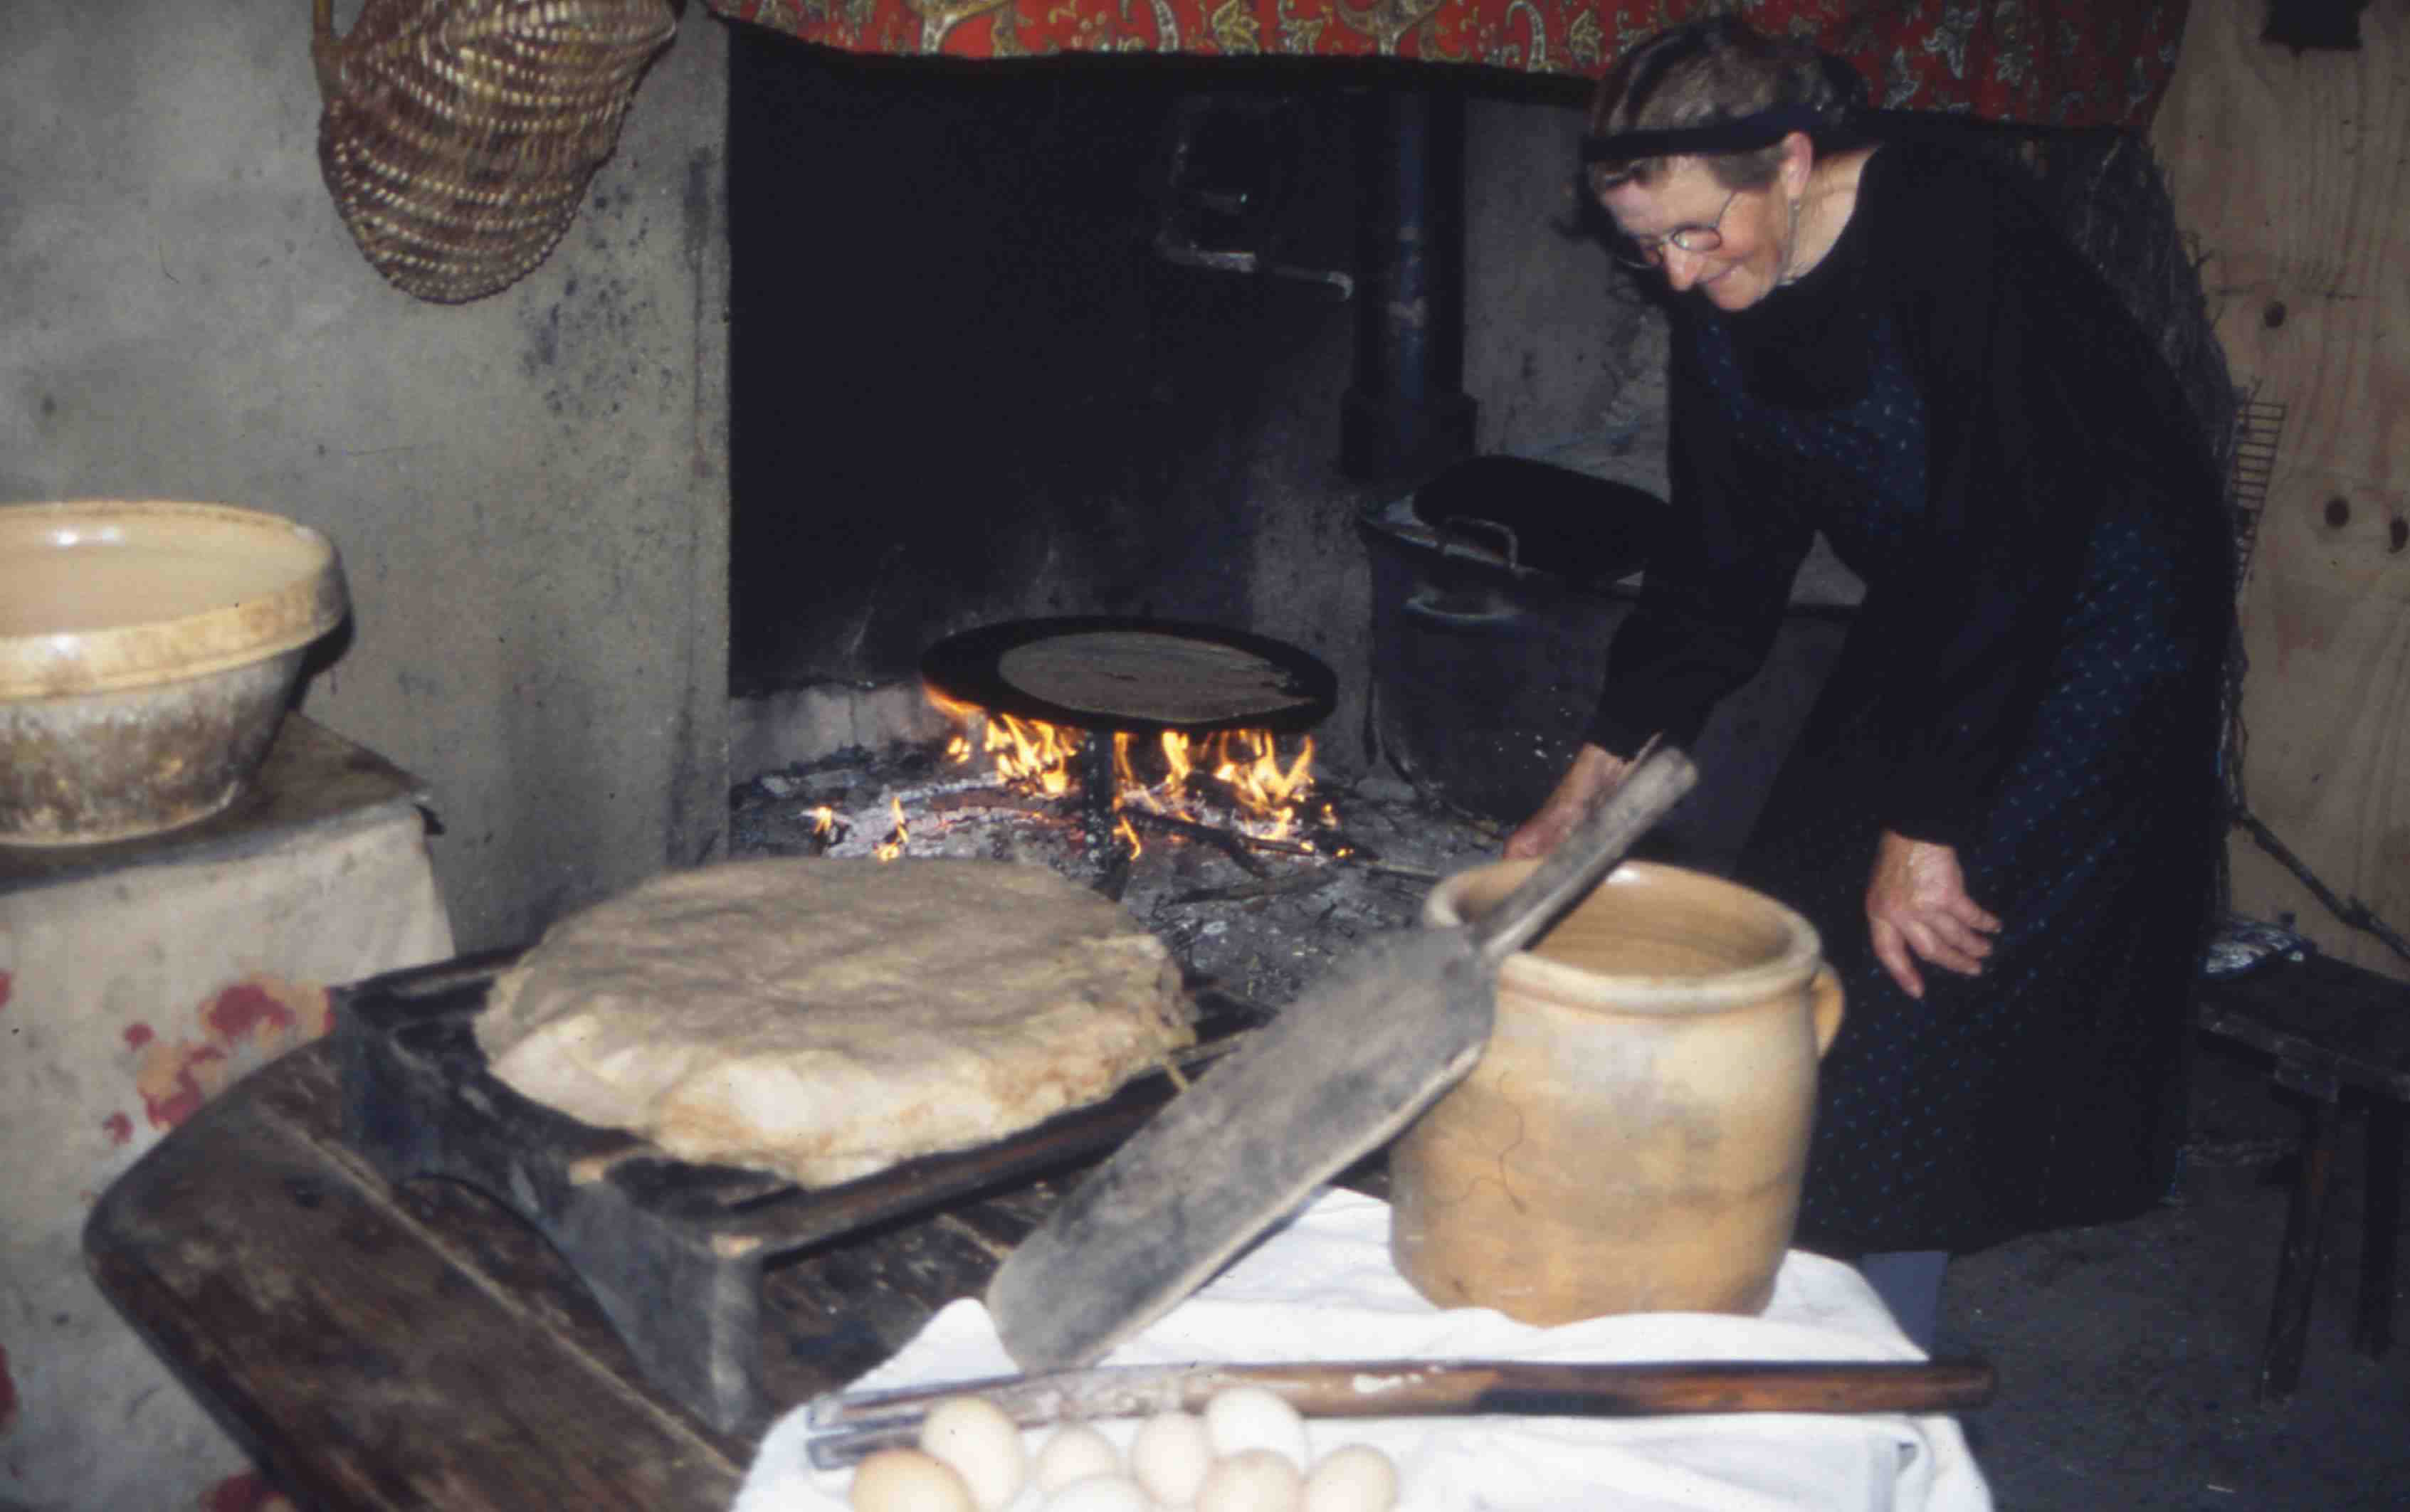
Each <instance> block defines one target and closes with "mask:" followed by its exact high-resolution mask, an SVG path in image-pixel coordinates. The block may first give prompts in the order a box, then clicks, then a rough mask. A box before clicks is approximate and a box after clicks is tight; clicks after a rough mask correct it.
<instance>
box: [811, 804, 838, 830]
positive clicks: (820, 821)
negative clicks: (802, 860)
mask: <svg viewBox="0 0 2410 1512" xmlns="http://www.w3.org/2000/svg"><path fill="white" fill-rule="evenodd" d="M835 828H836V810H835V809H833V808H830V807H829V806H828V805H827V804H825V803H823V804H821V805H820V807H819V808H817V809H814V810H813V811H812V833H813V834H815V835H825V834H828V833H829V832H830V831H832V830H834V829H835Z"/></svg>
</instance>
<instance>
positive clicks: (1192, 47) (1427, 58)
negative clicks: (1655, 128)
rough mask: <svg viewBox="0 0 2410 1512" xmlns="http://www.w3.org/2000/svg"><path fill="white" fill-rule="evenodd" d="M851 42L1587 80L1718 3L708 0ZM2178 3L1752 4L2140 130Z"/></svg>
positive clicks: (1885, 94) (1933, 92)
mask: <svg viewBox="0 0 2410 1512" xmlns="http://www.w3.org/2000/svg"><path fill="white" fill-rule="evenodd" d="M707 3H708V4H709V5H710V7H711V8H712V9H714V10H716V11H718V12H719V13H720V14H721V15H723V16H727V17H730V18H732V19H733V20H736V21H743V22H753V23H755V24H758V25H762V26H766V27H769V28H771V29H773V30H776V31H780V32H785V33H788V34H789V35H791V36H799V37H802V38H803V39H805V40H806V41H808V42H817V43H820V44H823V45H825V46H828V47H835V48H843V49H845V50H848V51H852V52H885V53H899V54H913V55H939V54H942V55H944V56H946V57H952V58H1029V57H1045V56H1050V55H1053V54H1059V53H1071V52H1175V53H1184V54H1189V55H1193V56H1198V57H1232V58H1240V57H1246V58H1253V57H1317V56H1318V57H1347V58H1367V57H1380V58H1395V59H1402V60H1406V61H1410V62H1420V63H1436V64H1455V65H1471V66H1477V67H1487V68H1499V69H1506V70H1509V71H1512V72H1515V73H1534V74H1558V75H1571V76H1583V75H1596V74H1599V73H1601V72H1604V70H1605V68H1606V66H1607V65H1608V64H1609V63H1610V62H1612V61H1613V59H1614V57H1615V54H1616V53H1617V51H1618V50H1619V49H1620V48H1621V47H1622V46H1623V44H1624V43H1625V42H1626V41H1627V40H1629V39H1631V38H1633V37H1636V36H1645V35H1646V34H1648V33H1649V32H1652V31H1655V30H1656V29H1657V28H1659V27H1661V26H1663V25H1666V24H1668V23H1670V22H1677V21H1683V20H1686V19H1688V18H1690V17H1692V16H1695V15H1699V14H1702V13H1706V12H1710V11H1719V10H1728V9H1732V8H1734V7H1732V6H1731V4H1730V3H1729V0H1722V3H1718V0H1372V3H1370V4H1364V5H1357V4H1353V3H1351V0H707ZM2188 5H2189V0H1749V3H1747V4H1743V5H1741V6H1740V7H1738V9H1739V10H1740V11H1741V13H1743V14H1745V15H1746V16H1747V17H1748V18H1749V21H1750V22H1751V23H1752V24H1754V25H1756V26H1757V27H1758V28H1759V29H1760V30H1762V31H1783V32H1797V33H1804V34H1807V35H1809V36H1814V37H1815V38H1816V39H1817V42H1818V43H1819V44H1820V45H1821V46H1822V47H1824V48H1826V49H1827V50H1831V51H1834V52H1837V53H1839V54H1840V55H1842V56H1843V57H1846V58H1848V59H1850V60H1851V62H1852V63H1854V64H1856V65H1857V66H1858V70H1859V72H1861V73H1863V74H1864V75H1866V79H1867V81H1868V82H1869V83H1870V84H1871V85H1872V86H1873V89H1874V93H1875V98H1876V101H1877V103H1879V104H1881V105H1885V106H1889V107H1894V108H1910V109H1935V110H1971V111H1973V112H1974V113H1976V114H1978V115H1982V116H1985V117H1989V118H1993V119H1998V120H2013V121H2023V122H2038V123H2041V124H2047V125H2059V126H2083V125H2122V126H2129V127H2132V128H2134V129H2136V130H2141V128H2143V127H2144V126H2146V125H2148V124H2149V122H2150V118H2151V112H2152V111H2153V110H2154V109H2156V108H2157V106H2158V102H2159V96H2160V94H2162V93H2164V92H2165V90H2166V88H2167V82H2168V76H2169V75H2170V72H2171V71H2172V70H2173V69H2174V66H2175V58H2176V43H2177V41H2178V40H2179V39H2180V38H2181V37H2182V36H2183V35H2184V22H2185V9H2186V8H2187V7H2188Z"/></svg>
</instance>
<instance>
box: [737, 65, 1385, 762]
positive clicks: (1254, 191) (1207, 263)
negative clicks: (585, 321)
mask: <svg viewBox="0 0 2410 1512" xmlns="http://www.w3.org/2000/svg"><path fill="white" fill-rule="evenodd" d="M1350 93H1351V92H1350V91H1349V90H1348V89H1346V88H1344V87H1334V86H1333V85H1332V84H1331V83H1330V82H1328V75H1327V74H1322V75H1316V76H1314V80H1313V81H1308V80H1307V79H1305V78H1304V76H1302V75H1299V74H1298V73H1295V72H1293V71H1284V70H1282V69H1280V68H1278V67H1274V66H1270V65H1265V66H1260V67H1259V66H1253V65H1241V64H1234V63H1230V62H1224V61H1216V62H1213V63H1211V64H1197V63H1183V62H1181V61H1177V60H1169V59H1165V58H1161V57H1150V58H1146V59H1142V60H1121V59H1111V58H1089V59H1056V60H1047V61H1045V62H1043V63H1032V64H1028V65H1015V64H996V63H988V64H982V65H977V66H960V65H946V64H944V63H943V62H941V61H936V60H895V59H879V58H866V57H859V56H852V55H847V54H840V53H835V52H831V51H827V50H820V49H815V48H811V47H807V46H805V45H802V44H799V43H795V42H792V41H790V40H788V39H785V38H782V37H778V36H775V35H771V34H768V33H765V32H761V31H758V30H754V29H747V28H740V29H738V30H737V31H736V32H735V33H734V34H733V64H732V81H731V98H732V105H731V110H732V126H731V131H730V140H731V149H730V164H729V174H730V189H731V223H732V240H733V250H732V258H733V268H732V289H733V295H732V305H733V308H732V320H733V328H732V334H731V344H732V350H733V360H732V390H733V392H732V400H731V408H732V413H733V420H732V432H733V434H732V451H733V496H734V501H735V502H734V517H733V526H732V535H733V540H732V557H733V576H732V583H731V617H732V645H731V658H730V660H731V676H732V683H733V691H734V692H735V693H736V694H737V695H739V696H740V697H745V696H751V695H761V694H764V693H768V692H772V691H775V690H779V689H793V688H799V687H808V686H811V685H815V684H843V685H848V686H852V687H864V686H871V685H876V684H892V683H901V682H908V681H910V680H911V679H912V678H913V677H914V673H915V669H916V667H917V665H918V662H919V659H920V657H921V655H922V653H923V652H924V651H925V650H926V648H927V647H928V646H930V645H931V644H932V643H934V642H936V641H938V640H940V639H941V638H943V637H945V636H947V635H949V634H951V633H953V632H956V631H959V630H962V629H965V628H968V627H972V626H980V625H987V624H994V623H997V622H1001V621H1008V620H1012V619H1016V618H1026V617H1034V616H1050V615H1070V614H1110V615H1125V616H1146V617H1163V618H1169V619H1175V620H1188V621H1195V622H1199V623H1204V624H1212V625H1219V626H1228V627H1231V628H1234V629H1239V630H1245V631H1252V632H1255V633H1259V634H1264V635H1269V636H1273V637H1279V638H1283V639H1285V640H1289V641H1294V642H1295V643H1297V644H1299V645H1300V646H1302V647H1303V648H1304V649H1306V650H1307V651H1309V652H1312V653H1314V654H1315V655H1320V656H1322V657H1323V658H1324V659H1325V660H1327V661H1329V662H1330V663H1332V664H1333V665H1334V666H1338V667H1341V668H1342V669H1352V668H1356V667H1358V666H1360V665H1361V663H1362V661H1363V653H1362V650H1361V643H1362V641H1363V639H1364V637H1365V636H1366V635H1367V634H1368V633H1369V632H1368V629H1367V625H1368V620H1369V615H1368V613H1367V612H1366V610H1365V607H1364V591H1365V590H1364V588H1363V587H1362V585H1361V578H1362V571H1361V565H1360V564H1361V548H1360V546H1359V545H1358V543H1357V541H1356V540H1354V538H1353V533H1352V532H1353V526H1352V522H1353V518H1354V513H1355V511H1356V510H1357V508H1358V507H1359V506H1360V505H1361V504H1362V503H1363V502H1364V501H1365V498H1366V489H1367V485H1365V484H1362V483H1359V482H1354V481H1352V480H1350V479H1349V478H1347V477H1346V476H1344V475H1343V471H1342V467H1341V459H1340V429H1341V424H1342V415H1341V410H1342V404H1343V398H1344V396H1345V394H1346V391H1347V389H1348V386H1349V382H1350V380H1351V374H1352V357H1353V349H1354V310H1353V306H1352V301H1351V297H1350V288H1349V283H1350V280H1349V278H1348V270H1349V265H1350V262H1351V258H1352V248H1353V240H1352V238H1353V236H1354V223H1353V215H1354V207H1355V188H1354V182H1353V178H1354V160H1355V145H1354V139H1353V133H1352V121H1353V116H1352V113H1351V111H1352V103H1351V99H1350ZM1232 185H1235V186H1237V187H1238V191H1239V192H1235V193H1234V192H1231V191H1230V187H1229V186H1232ZM1234 251H1236V252H1245V253H1248V254H1250V255H1248V256H1244V257H1240V258H1236V259H1233V258H1232V257H1230V256H1227V255H1219V254H1227V253H1229V252H1234ZM1249 264H1251V265H1252V266H1246V265H1249ZM1338 758H1339V759H1341V760H1344V759H1345V756H1344V754H1343V753H1340V754H1338ZM733 775H735V776H736V777H738V778H739V779H742V778H744V777H745V776H747V775H748V773H746V772H743V771H738V772H735V773H734V774H733Z"/></svg>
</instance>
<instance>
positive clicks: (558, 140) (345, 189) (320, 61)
mask: <svg viewBox="0 0 2410 1512" xmlns="http://www.w3.org/2000/svg"><path fill="white" fill-rule="evenodd" d="M315 6H316V14H315V30H314V35H313V37H312V44H311V56H312V60H313V61H314V62H315V63H316V65H317V70H318V89H319V93H320V94H321V96H322V97H323V98H324V100H325V103H326V111H325V114H324V115H323V116H321V117H320V119H319V122H318V162H319V166H320V167H321V168H322V169H323V170H324V171H325V173H326V177H327V190H328V192H329V193H331V194H333V195H334V196H335V205H336V208H337V209H340V210H341V212H342V216H343V223H345V224H346V225H348V226H350V227H351V231H352V236H353V238H355V239H356V240H357V241H358V242H359V244H360V251H361V252H363V253H365V254H366V255H367V257H368V260H369V262H370V264H371V265H372V266H375V268H376V269H377V271H378V272H380V273H383V274H384V275H385V277H386V278H387V279H390V280H391V281H393V282H394V283H395V284H396V285H397V286H399V288H401V289H402V290H404V291H405V292H407V293H409V294H412V295H416V296H417V297H419V298H421V299H428V300H434V301H436V302H438V303H442V304H458V303H461V302H464V301H466V300H471V299H478V298H483V297H484V296H485V295H489V294H493V293H495V292H497V291H499V290H501V289H504V288H507V287H508V286H509V285H510V284H512V283H513V282H515V281H517V280H519V279H520V278H523V277H525V276H526V275H527V273H528V272H529V271H530V269H532V268H533V267H534V266H536V265H537V264H538V263H541V262H543V261H544V255H545V254H546V253H547V252H551V250H552V246H553V243H554V242H556V241H558V240H559V238H560V234H561V233H562V232H563V231H566V230H567V229H568V228H569V223H570V221H571V219H572V218H573V217H574V216H575V215H576V213H577V206H578V202H579V201H580V200H581V199H583V198H584V197H585V194H586V184H587V180H589V179H591V178H592V177H593V175H594V170H595V169H596V168H598V167H600V166H602V161H603V160H604V159H605V158H607V157H609V156H610V155H611V150H612V148H613V146H614V145H615V144H616V143H617V140H618V137H619V122H620V119H621V117H623V116H624V115H626V113H627V109H628V105H629V102H630V101H631V100H632V99H633V98H634V97H635V92H636V84H637V81H638V80H639V79H641V78H642V77H643V76H644V72H645V69H646V66H647V65H650V64H651V63H652V61H653V59H654V58H655V57H657V56H659V55H660V53H661V50H663V49H664V48H666V47H668V45H669V42H670V38H671V37H672V36H675V34H676V31H677V17H676V14H675V12H674V11H673V9H672V8H671V3H670V0H367V3H366V4H365V5H364V6H363V7H362V8H361V11H360V16H359V20H358V21H357V22H355V23H354V25H353V27H352V30H351V33H350V35H348V36H337V35H336V34H335V25H334V15H333V0H315Z"/></svg>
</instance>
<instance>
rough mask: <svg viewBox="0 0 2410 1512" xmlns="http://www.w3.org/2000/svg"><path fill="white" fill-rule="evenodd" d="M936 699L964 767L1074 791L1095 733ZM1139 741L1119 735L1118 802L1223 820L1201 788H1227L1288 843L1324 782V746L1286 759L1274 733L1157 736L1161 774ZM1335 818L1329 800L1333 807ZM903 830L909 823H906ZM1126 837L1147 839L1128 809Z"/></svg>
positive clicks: (1251, 826) (1259, 829) (1025, 784)
mask: <svg viewBox="0 0 2410 1512" xmlns="http://www.w3.org/2000/svg"><path fill="white" fill-rule="evenodd" d="M926 691H927V694H928V698H929V701H930V702H931V703H933V704H935V705H936V707H937V708H938V709H939V710H940V711H941V712H943V713H945V714H946V715H947V717H949V718H951V719H952V720H953V721H954V722H955V724H956V725H957V726H958V727H959V728H960V731H961V732H960V733H959V734H957V735H956V736H955V738H954V739H953V740H952V741H951V742H949V744H948V745H947V747H946V750H947V755H948V756H949V757H950V758H951V759H952V760H953V761H955V762H957V763H963V762H968V761H971V760H973V759H974V758H975V757H976V756H980V755H981V754H984V755H986V756H988V757H989V758H990V764H991V766H992V767H993V769H994V772H995V775H996V776H997V777H998V778H999V779H1001V780H1002V781H1003V782H1005V783H1006V784H1008V785H1012V786H1016V787H1020V788H1023V789H1025V790H1028V791H1033V792H1038V793H1042V794H1044V795H1046V796H1048V797H1050V798H1055V797H1061V796H1062V795H1064V794H1066V793H1067V792H1069V791H1070V790H1071V785H1072V765H1071V763H1072V758H1073V757H1074V756H1076V755H1077V754H1078V752H1079V750H1080V747H1081V745H1082V742H1084V741H1085V739H1086V732H1085V731H1082V730H1079V729H1073V728H1069V727H1062V726H1055V725H1050V724H1047V723H1045V722H1044V721H1042V720H1029V719H1020V718H1016V717H1015V716H1013V715H1011V714H1007V713H995V712H994V711H991V710H987V709H982V708H980V707H979V706H978V705H976V704H968V703H964V702H962V701H960V700H959V699H955V698H948V697H946V696H945V695H944V694H942V693H939V692H938V691H936V689H935V688H929V689H927V690H926ZM1137 751H1138V746H1137V742H1134V741H1133V740H1132V738H1131V736H1130V735H1129V733H1128V732H1127V731H1125V730H1118V731H1115V732H1114V734H1113V738H1112V781H1113V794H1112V806H1113V807H1114V808H1115V809H1122V808H1130V807H1134V808H1139V809H1142V810H1145V811H1147V812H1149V813H1153V814H1167V815H1169V816H1172V817H1175V818H1183V819H1191V820H1198V821H1202V822H1209V823H1210V822H1213V820H1212V816H1211V815H1210V814H1209V813H1208V811H1207V808H1206V806H1205V798H1206V797H1207V796H1208V795H1207V794H1205V793H1204V792H1202V791H1201V790H1202V789H1204V788H1205V785H1207V784H1208V783H1211V784H1212V785H1216V786H1217V787H1218V789H1219V791H1218V792H1214V793H1212V794H1211V795H1210V796H1211V797H1212V798H1215V799H1218V800H1219V801H1220V802H1222V803H1224V804H1227V806H1228V807H1229V808H1230V809H1232V810H1235V811H1236V813H1237V814H1238V816H1239V825H1238V827H1239V828H1241V829H1242V830H1243V831H1245V832H1246V833H1248V834H1251V835H1254V836H1256V837H1257V838H1259V839H1271V840H1278V839H1285V838H1286V837H1287V836H1288V835H1289V834H1290V833H1291V832H1292V831H1293V830H1294V828H1295V827H1296V825H1297V822H1298V812H1299V807H1300V806H1301V805H1302V804H1303V803H1304V802H1305V801H1306V799H1307V798H1308V796H1309V795H1310V793H1311V792H1312V789H1313V786H1314V774H1313V767H1314V742H1313V740H1312V738H1311V737H1309V738H1307V739H1305V740H1304V741H1302V742H1300V744H1299V750H1298V753H1297V755H1296V756H1295V757H1294V758H1293V759H1292V760H1290V761H1288V762H1286V763H1284V762H1283V761H1282V760H1281V756H1280V752H1279V749H1278V745H1277V742H1275V740H1274V739H1273V736H1272V733H1271V732H1270V730H1263V729H1245V730H1225V731H1220V732H1217V733H1215V734H1212V735H1209V736H1205V737H1202V738H1199V739H1194V740H1192V739H1191V738H1190V737H1189V736H1187V735H1185V734H1183V733H1182V732H1181V731H1179V730H1165V731H1164V732H1163V733H1162V734H1161V736H1160V737H1159V738H1158V739H1157V740H1156V741H1155V742H1154V751H1153V754H1152V761H1151V764H1152V762H1159V763H1160V765H1161V768H1162V774H1161V775H1160V776H1152V775H1151V774H1147V773H1141V772H1140V770H1139V765H1138V760H1137ZM1323 813H1324V814H1325V815H1326V816H1328V814H1329V813H1330V809H1329V805H1328V804H1324V805H1323ZM899 828H900V821H899ZM1118 832H1119V833H1121V834H1122V835H1123V836H1124V838H1125V841H1126V842H1127V843H1128V844H1129V846H1130V850H1131V854H1132V855H1136V854H1137V851H1138V836H1137V832H1136V830H1135V829H1133V828H1131V826H1130V823H1129V820H1128V818H1127V816H1126V815H1125V816H1124V817H1123V818H1122V820H1121V823H1120V826H1119V828H1118Z"/></svg>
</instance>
